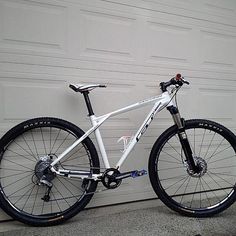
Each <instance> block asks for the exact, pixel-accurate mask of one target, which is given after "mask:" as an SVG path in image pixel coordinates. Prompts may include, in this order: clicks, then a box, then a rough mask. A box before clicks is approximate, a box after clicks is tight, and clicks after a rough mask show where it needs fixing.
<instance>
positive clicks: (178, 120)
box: [167, 105, 198, 173]
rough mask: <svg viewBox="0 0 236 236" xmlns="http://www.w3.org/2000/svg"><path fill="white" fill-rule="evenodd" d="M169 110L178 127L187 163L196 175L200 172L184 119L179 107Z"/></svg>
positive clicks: (169, 108)
mask: <svg viewBox="0 0 236 236" xmlns="http://www.w3.org/2000/svg"><path fill="white" fill-rule="evenodd" d="M167 110H168V111H169V112H170V114H171V115H172V117H173V120H174V123H175V124H176V125H177V127H178V137H179V141H180V143H181V146H182V149H183V152H184V155H185V157H186V162H187V164H188V166H189V169H190V170H192V171H193V173H196V172H198V167H197V165H196V164H195V162H194V158H193V152H192V149H191V146H190V144H189V141H188V136H187V134H186V132H185V124H184V119H182V118H181V117H180V114H179V111H178V108H177V107H175V106H173V105H172V106H169V107H167Z"/></svg>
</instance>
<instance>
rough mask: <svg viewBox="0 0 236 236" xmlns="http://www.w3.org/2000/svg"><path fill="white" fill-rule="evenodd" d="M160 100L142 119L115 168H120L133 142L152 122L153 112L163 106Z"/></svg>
mask: <svg viewBox="0 0 236 236" xmlns="http://www.w3.org/2000/svg"><path fill="white" fill-rule="evenodd" d="M162 105H163V104H162V102H156V103H155V105H154V106H153V108H152V110H151V111H150V113H149V114H148V115H147V117H146V119H145V120H144V122H143V124H142V125H141V126H140V128H139V129H138V131H137V132H136V134H135V135H134V138H133V139H132V140H131V141H130V143H129V145H128V147H127V149H126V150H125V152H124V154H123V155H122V157H121V158H120V160H119V161H118V162H117V164H116V168H117V169H120V167H121V165H122V164H123V162H124V161H125V159H126V158H127V156H128V155H129V153H130V152H131V151H132V149H133V148H134V146H135V144H136V143H137V142H138V141H139V139H140V138H141V136H142V135H143V134H144V133H145V131H146V130H147V128H148V126H149V125H150V123H151V122H152V120H153V118H154V116H155V114H156V113H157V112H158V111H160V109H161V108H162V107H163V106H162Z"/></svg>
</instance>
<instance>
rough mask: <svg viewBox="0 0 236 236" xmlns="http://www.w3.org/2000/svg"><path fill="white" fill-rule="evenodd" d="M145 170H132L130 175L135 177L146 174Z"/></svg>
mask: <svg viewBox="0 0 236 236" xmlns="http://www.w3.org/2000/svg"><path fill="white" fill-rule="evenodd" d="M146 174H147V171H146V170H134V171H132V172H131V177H132V178H137V177H140V176H143V175H146Z"/></svg>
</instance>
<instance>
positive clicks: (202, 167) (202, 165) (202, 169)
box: [187, 157, 207, 178]
mask: <svg viewBox="0 0 236 236" xmlns="http://www.w3.org/2000/svg"><path fill="white" fill-rule="evenodd" d="M193 159H194V162H195V164H196V166H197V169H198V171H196V172H194V171H193V170H191V169H190V168H189V167H188V168H187V172H188V174H189V175H190V176H192V177H195V178H199V177H202V176H203V175H205V173H206V172H207V163H206V161H205V160H204V159H203V158H201V157H194V158H193Z"/></svg>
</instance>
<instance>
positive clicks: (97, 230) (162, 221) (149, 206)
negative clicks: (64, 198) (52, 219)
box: [0, 200, 236, 236]
mask: <svg viewBox="0 0 236 236" xmlns="http://www.w3.org/2000/svg"><path fill="white" fill-rule="evenodd" d="M0 235H4V236H10V235H14V236H28V235H30V236H41V235H43V236H45V235H50V236H57V235H58V236H59V235H60V236H64V235H73V236H74V235H83V236H85V235H90V236H92V235H96V236H102V235H135V236H139V235H145V236H146V235H147V236H148V235H156V236H157V235H158V236H159V235H160V236H162V235H175V236H176V235H177V236H178V235H181V236H182V235H187V236H200V235H201V236H208V235H214V236H225V235H227V236H230V235H235V236H236V204H234V205H233V206H231V207H230V208H229V209H228V210H226V211H225V212H223V213H221V214H219V215H217V216H215V217H212V218H207V219H206V218H205V219H196V218H189V217H184V216H180V215H179V214H177V213H175V212H173V211H171V210H169V209H168V208H167V207H165V206H164V205H163V204H162V203H161V202H160V200H149V201H141V202H136V203H128V204H122V205H116V206H108V207H101V208H96V209H90V210H85V211H83V212H81V213H79V214H78V215H77V216H76V217H74V218H73V219H71V220H69V221H67V222H66V223H64V224H63V225H59V226H53V227H44V228H36V227H30V226H26V225H23V224H21V223H19V222H16V221H11V222H5V223H0Z"/></svg>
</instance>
